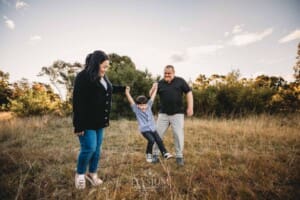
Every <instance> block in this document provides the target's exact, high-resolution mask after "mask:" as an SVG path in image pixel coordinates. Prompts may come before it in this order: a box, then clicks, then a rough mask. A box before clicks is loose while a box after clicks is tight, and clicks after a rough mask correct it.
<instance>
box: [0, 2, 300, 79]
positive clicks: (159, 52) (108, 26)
mask: <svg viewBox="0 0 300 200" xmlns="http://www.w3.org/2000/svg"><path fill="white" fill-rule="evenodd" d="M299 10H300V0H226V1H225V0H198V1H196V0H194V1H192V0H143V1H142V0H119V1H117V0H109V1H100V0H98V1H97V0H39V1H37V0H35V1H34V0H24V1H23V0H0V70H2V71H4V72H8V73H9V74H10V81H17V80H20V79H21V78H27V79H29V80H30V81H42V82H46V78H42V77H37V74H38V73H39V72H40V70H41V68H42V67H43V66H50V65H51V64H52V63H53V62H54V61H56V60H64V61H66V62H71V63H73V62H75V61H76V62H81V63H84V60H85V57H86V55H87V54H88V53H90V52H92V51H94V50H99V49H100V50H104V51H105V52H106V53H117V54H119V55H121V56H125V55H126V56H129V57H130V58H131V59H132V61H133V62H134V63H135V64H136V68H137V69H139V70H145V69H147V70H148V71H149V72H150V73H152V74H153V75H154V76H156V75H162V73H163V69H164V67H165V66H166V65H168V64H171V65H173V66H174V67H175V70H176V75H177V76H181V77H183V78H184V79H186V80H187V81H189V80H192V81H194V80H195V79H196V78H197V77H198V76H199V75H200V74H204V75H206V76H207V77H209V76H211V75H212V74H219V75H226V74H227V73H229V72H231V71H232V70H237V69H238V70H240V73H241V76H242V77H246V78H255V77H256V76H258V75H261V74H265V75H269V76H281V77H283V78H284V79H286V80H288V81H293V76H292V75H293V66H294V64H295V63H296V52H297V45H298V43H299V42H300V12H299Z"/></svg>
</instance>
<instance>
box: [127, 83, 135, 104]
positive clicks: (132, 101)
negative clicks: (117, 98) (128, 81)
mask: <svg viewBox="0 0 300 200" xmlns="http://www.w3.org/2000/svg"><path fill="white" fill-rule="evenodd" d="M125 94H126V97H127V99H128V101H129V103H130V105H133V104H135V103H134V100H133V98H132V96H131V94H130V87H128V86H126V89H125Z"/></svg>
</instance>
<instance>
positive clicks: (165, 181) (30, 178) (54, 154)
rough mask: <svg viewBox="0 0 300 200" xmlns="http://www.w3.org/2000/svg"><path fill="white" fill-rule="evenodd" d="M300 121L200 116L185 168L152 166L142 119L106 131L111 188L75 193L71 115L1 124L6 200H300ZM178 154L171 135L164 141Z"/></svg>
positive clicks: (190, 123)
mask: <svg viewBox="0 0 300 200" xmlns="http://www.w3.org/2000/svg"><path fill="white" fill-rule="evenodd" d="M299 121H300V116H299V115H289V116H285V117H279V116H267V115H262V116H252V117H248V118H243V119H233V120H225V119H192V120H186V126H185V152H184V154H185V161H186V165H185V166H184V167H178V166H177V165H176V163H175V161H174V160H170V161H162V162H161V163H160V164H155V165H153V164H148V163H146V161H145V158H144V151H145V147H146V141H145V140H144V139H143V137H142V136H141V135H140V134H139V133H138V130H137V124H136V122H135V121H127V120H121V121H112V122H111V127H110V128H107V129H106V131H105V139H104V144H103V150H102V151H103V153H102V158H101V160H100V169H99V175H100V177H101V178H102V179H103V180H104V184H103V185H101V186H100V187H98V188H95V187H92V186H91V185H88V186H87V188H86V189H85V190H83V191H77V190H76V189H75V188H74V182H73V180H74V173H75V166H76V159H77V154H78V150H79V144H78V141H77V138H76V137H75V136H74V135H73V134H72V126H71V120H70V119H69V118H55V117H49V116H45V117H38V118H26V119H18V118H15V119H14V118H11V119H6V120H2V121H0V163H1V164H0V171H1V175H0V178H1V179H0V180H1V182H0V199H299V196H300V192H299V191H300V142H299V140H300V137H299V136H300V131H299V130H300V125H299ZM164 141H165V144H166V146H167V148H168V149H169V150H170V151H171V152H172V151H173V148H174V147H173V137H172V134H171V132H170V130H169V133H167V134H166V137H165V139H164Z"/></svg>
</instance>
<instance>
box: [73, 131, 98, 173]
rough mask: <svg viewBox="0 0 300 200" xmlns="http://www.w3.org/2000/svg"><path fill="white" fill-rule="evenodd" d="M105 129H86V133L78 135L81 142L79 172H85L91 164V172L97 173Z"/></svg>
mask: <svg viewBox="0 0 300 200" xmlns="http://www.w3.org/2000/svg"><path fill="white" fill-rule="evenodd" d="M103 134H104V129H103V128H101V129H98V130H85V131H84V135H82V136H78V138H79V142H80V153H79V156H78V160H77V173H78V174H85V172H86V168H87V166H88V165H89V172H90V173H95V172H96V171H97V168H98V162H99V159H100V155H101V144H102V139H103Z"/></svg>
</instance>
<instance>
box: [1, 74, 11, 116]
mask: <svg viewBox="0 0 300 200" xmlns="http://www.w3.org/2000/svg"><path fill="white" fill-rule="evenodd" d="M8 80H9V74H8V73H4V72H3V71H1V70H0V111H2V110H7V109H8V103H9V98H11V96H12V89H11V88H10V84H9V81H8Z"/></svg>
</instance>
